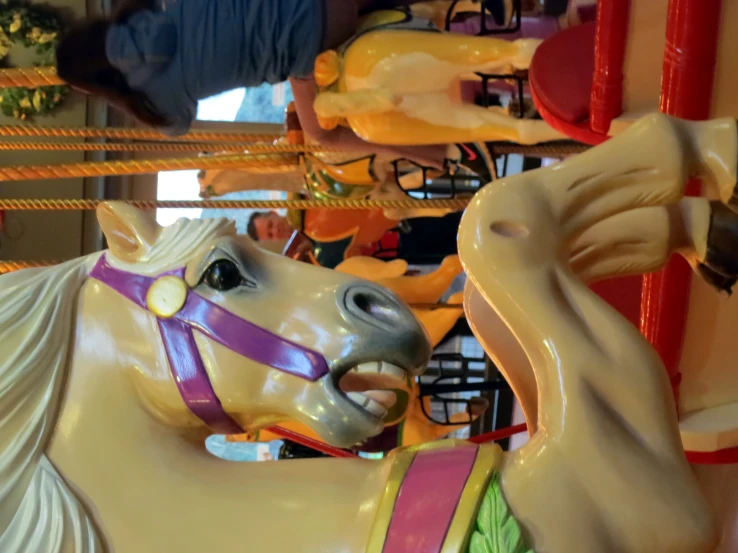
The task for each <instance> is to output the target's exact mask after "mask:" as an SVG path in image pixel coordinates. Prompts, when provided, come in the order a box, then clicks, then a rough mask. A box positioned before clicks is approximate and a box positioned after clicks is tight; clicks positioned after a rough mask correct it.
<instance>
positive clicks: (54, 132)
mask: <svg viewBox="0 0 738 553" xmlns="http://www.w3.org/2000/svg"><path fill="white" fill-rule="evenodd" d="M0 88H2V87H0ZM0 136H3V137H24V138H108V139H116V140H157V141H167V142H273V141H274V140H277V139H278V138H281V137H282V136H283V135H282V134H280V133H259V134H252V133H242V132H215V131H190V132H189V133H187V134H185V135H182V136H167V135H165V134H162V133H160V132H159V131H155V130H151V129H127V128H121V127H110V128H96V127H38V126H34V125H0Z"/></svg>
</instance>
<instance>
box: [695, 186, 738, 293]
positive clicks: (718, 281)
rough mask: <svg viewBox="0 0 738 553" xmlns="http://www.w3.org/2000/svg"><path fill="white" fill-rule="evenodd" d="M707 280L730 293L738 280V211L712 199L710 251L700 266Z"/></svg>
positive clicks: (708, 238)
mask: <svg viewBox="0 0 738 553" xmlns="http://www.w3.org/2000/svg"><path fill="white" fill-rule="evenodd" d="M698 270H699V273H700V275H701V276H702V278H704V279H705V281H706V282H707V283H708V284H710V285H712V286H714V287H715V288H717V289H718V290H720V291H723V292H728V293H730V291H731V289H732V288H733V286H734V285H735V283H736V280H738V214H737V213H736V212H734V211H733V209H731V208H729V207H726V206H725V205H723V204H722V203H720V202H717V201H713V202H710V230H709V231H708V233H707V254H706V255H705V259H704V260H703V262H702V263H701V264H700V266H699V267H698Z"/></svg>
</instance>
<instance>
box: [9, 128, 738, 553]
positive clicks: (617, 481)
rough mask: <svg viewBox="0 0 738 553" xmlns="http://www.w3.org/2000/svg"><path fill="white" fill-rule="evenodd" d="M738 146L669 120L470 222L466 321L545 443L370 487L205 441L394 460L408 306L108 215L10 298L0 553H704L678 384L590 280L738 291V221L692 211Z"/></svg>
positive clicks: (197, 229)
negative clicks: (280, 443)
mask: <svg viewBox="0 0 738 553" xmlns="http://www.w3.org/2000/svg"><path fill="white" fill-rule="evenodd" d="M737 135H738V132H737V130H736V123H735V121H733V120H730V121H714V122H709V123H693V122H686V121H676V120H673V119H669V118H667V117H665V116H651V117H648V118H647V119H645V120H644V121H642V122H641V123H640V124H637V125H636V126H634V127H632V128H631V129H629V130H628V131H627V132H626V133H623V134H622V135H621V136H619V137H617V138H615V139H613V140H611V141H609V142H607V143H605V144H603V145H601V146H599V147H597V148H594V149H593V150H591V151H588V152H587V153H585V154H582V155H581V156H578V157H575V158H570V159H568V160H567V161H565V162H564V163H563V164H561V165H559V166H557V167H547V168H544V169H540V170H538V171H533V172H526V173H523V174H521V175H516V176H514V177H510V178H509V179H506V180H505V181H503V182H500V183H499V184H498V185H497V186H493V187H486V188H484V189H483V190H482V191H481V192H480V193H479V194H478V195H477V197H476V198H475V200H474V201H473V202H472V204H471V205H470V206H469V208H468V211H467V213H466V215H465V217H464V220H463V223H462V226H461V229H460V237H459V240H460V249H461V258H462V262H463V264H464V267H465V269H466V271H467V273H468V276H469V285H468V286H469V288H468V294H467V296H468V299H469V304H468V305H467V309H468V313H469V315H470V316H471V317H472V318H473V319H474V320H475V331H476V332H477V334H478V335H479V337H480V338H481V339H482V342H483V344H484V345H485V347H488V348H490V347H492V348H501V351H504V350H505V348H507V349H509V350H510V349H511V345H510V344H509V343H506V342H503V340H506V336H505V335H504V334H495V333H492V334H491V335H490V334H487V333H486V331H487V330H488V329H489V327H486V326H485V324H487V323H489V325H490V327H495V325H496V323H495V322H494V321H498V323H499V324H497V326H502V327H505V328H508V336H512V337H514V338H512V341H513V342H515V343H517V344H519V349H520V350H521V351H522V352H523V354H524V355H523V357H524V358H526V359H528V360H529V362H530V369H531V370H530V372H532V376H531V375H529V371H527V369H526V367H525V366H520V367H518V366H517V365H515V364H505V363H502V364H501V368H503V369H504V370H505V371H506V372H507V374H508V376H509V377H510V379H511V381H513V382H516V384H517V386H518V388H519V389H524V388H525V383H527V381H528V378H529V377H530V378H532V379H533V382H534V383H535V384H536V386H537V388H538V395H537V397H535V398H533V401H534V403H535V409H533V408H532V407H531V406H530V405H528V406H527V411H526V412H527V413H531V412H535V413H536V414H537V418H536V419H535V420H534V421H533V424H532V428H531V430H532V432H533V436H532V438H531V440H530V442H529V443H528V444H526V445H525V446H524V447H522V448H521V449H519V450H517V451H514V452H510V453H506V454H503V452H502V450H501V449H500V448H499V447H498V446H495V445H490V444H485V445H475V444H472V443H469V442H464V441H454V440H449V441H438V442H435V443H433V444H423V445H421V446H413V447H409V448H400V449H398V450H396V451H394V452H393V453H392V454H390V455H389V456H387V457H386V458H384V459H382V460H377V461H369V460H363V459H335V460H331V459H316V460H310V461H302V462H297V461H295V462H291V463H255V464H241V463H229V462H226V461H222V460H220V459H217V458H215V457H213V456H209V455H208V454H207V453H206V452H205V450H204V448H203V444H202V437H203V436H204V435H205V434H206V433H209V432H219V433H226V434H228V433H236V432H242V431H243V430H244V429H252V430H256V429H258V428H263V427H267V426H270V425H272V424H274V423H275V422H279V421H280V420H285V419H286V418H289V417H292V418H294V419H297V420H300V421H302V422H305V423H306V424H308V425H309V426H310V427H311V428H312V429H313V430H314V431H316V432H318V434H319V435H321V437H322V438H323V439H325V440H326V441H327V442H329V443H332V444H335V445H338V446H344V447H345V446H350V445H352V444H354V443H357V442H360V441H362V440H364V439H367V438H369V437H371V436H373V435H376V434H378V433H379V432H381V430H382V428H383V422H382V416H383V415H384V413H385V408H384V407H383V403H385V402H388V400H389V397H388V396H390V395H391V393H389V392H387V391H386V390H385V388H387V380H389V379H388V377H389V376H391V375H388V374H384V375H382V374H381V373H379V372H377V373H375V374H372V373H369V372H367V373H365V374H363V375H362V373H359V372H357V371H353V370H352V369H353V368H354V367H359V366H361V365H364V364H369V363H371V364H373V366H378V365H379V363H377V361H382V362H383V363H382V364H384V363H388V364H389V365H391V366H392V367H393V370H392V371H389V372H392V373H394V372H395V369H397V370H402V371H405V373H404V374H407V375H408V376H412V375H417V374H418V373H419V372H420V371H421V370H422V367H423V366H424V364H425V363H426V362H427V359H428V357H429V354H430V350H429V346H428V343H427V340H426V337H425V333H424V331H423V329H422V327H421V326H420V325H419V324H418V323H417V322H416V321H415V319H414V317H413V316H412V314H411V313H410V311H409V309H408V308H407V307H405V306H404V305H403V303H402V302H401V301H400V300H399V299H397V298H396V296H395V295H394V294H392V293H391V292H389V291H386V290H384V289H382V288H381V287H379V286H378V285H376V284H372V283H369V282H365V281H362V280H360V279H356V278H354V277H350V276H348V275H345V274H341V273H338V272H336V271H333V272H330V271H328V270H326V269H322V268H318V267H313V266H310V265H308V264H306V263H297V262H295V261H293V260H290V259H287V258H284V257H280V256H276V255H271V254H268V253H265V252H262V251H260V250H259V249H258V248H256V247H254V245H253V244H252V243H251V242H250V241H249V240H248V239H247V238H243V237H237V236H236V235H235V233H234V227H233V225H232V224H229V223H228V222H225V221H223V220H207V221H186V220H181V221H180V222H178V223H177V224H176V225H174V226H172V227H169V228H166V229H161V228H160V227H158V226H157V225H156V223H154V222H153V220H152V219H151V218H146V217H145V216H144V214H143V213H141V212H138V211H136V210H135V209H133V208H130V207H128V206H121V205H116V204H103V205H102V206H101V207H100V208H99V211H98V213H99V218H100V221H101V226H102V228H103V231H104V232H105V235H106V237H107V241H108V244H109V245H110V250H109V251H107V252H103V253H98V254H94V255H92V256H89V257H85V258H81V259H78V260H75V261H71V262H68V263H65V264H62V265H58V266H56V267H51V268H42V269H32V270H26V271H20V272H17V273H11V274H9V275H4V276H3V277H0V288H1V290H0V294H1V295H2V301H1V302H0V333H2V340H1V341H0V347H1V348H2V350H1V351H2V357H1V359H2V361H1V362H0V410H2V412H3V413H4V416H3V418H2V419H0V443H2V445H3V447H2V448H0V551H2V552H3V553H37V552H40V551H43V552H44V553H69V552H75V553H78V552H85V553H95V552H99V551H111V550H114V551H120V552H136V553H160V552H162V551H176V552H177V553H196V552H197V553H199V552H202V551H219V552H220V551H223V552H235V551H242V550H243V548H244V543H246V542H244V540H248V547H249V548H250V549H254V550H256V551H259V553H272V552H273V553H277V552H279V553H283V552H284V551H304V552H316V553H317V552H322V551H343V552H346V553H378V552H381V553H392V552H400V551H402V552H410V553H420V552H423V553H426V552H444V553H445V552H449V553H465V552H467V551H472V552H480V551H506V552H511V551H512V552H516V553H517V552H521V551H525V552H528V551H535V552H536V553H571V552H573V551H608V552H618V553H646V552H648V553H710V552H711V551H713V549H714V547H715V546H716V544H717V542H718V540H719V532H718V531H717V530H718V528H717V523H716V520H715V518H714V515H715V514H719V513H713V512H711V511H710V509H709V506H708V504H707V503H706V501H705V499H704V498H703V496H702V494H701V492H700V490H699V488H698V486H697V482H696V479H695V476H694V474H693V473H692V472H691V471H690V467H689V465H688V464H687V462H686V459H685V456H684V452H683V450H682V446H681V443H680V440H679V433H678V428H677V421H676V416H675V406H674V401H673V396H672V393H671V389H670V385H669V382H668V379H667V377H666V374H665V371H664V369H663V365H662V364H661V362H660V360H659V358H658V356H657V355H656V353H655V351H654V350H653V349H652V348H651V346H650V345H649V344H648V342H647V341H646V340H645V339H644V338H643V337H642V336H641V335H640V334H639V333H638V332H637V330H636V329H635V328H634V327H632V326H631V325H630V324H629V323H628V322H627V321H626V320H625V319H623V318H622V317H621V316H620V315H619V314H618V313H617V312H616V311H615V310H614V309H612V308H611V307H610V306H609V305H607V304H606V303H605V302H604V301H603V300H601V299H600V298H599V297H598V296H596V294H594V293H593V292H591V291H590V290H589V289H588V288H587V286H586V285H585V284H584V282H583V280H581V279H584V280H592V279H596V278H604V277H607V276H611V275H616V274H621V273H627V272H637V271H643V270H655V269H658V268H659V267H660V266H661V265H663V263H665V261H666V259H667V258H668V257H669V255H670V254H672V253H681V254H682V255H684V256H685V257H686V258H687V259H689V260H690V261H691V262H692V263H693V264H695V265H696V266H697V267H698V268H699V274H700V275H702V276H704V277H706V278H708V280H710V282H712V283H713V284H716V285H718V287H720V288H724V287H726V286H729V283H730V282H731V281H732V282H733V283H734V282H735V275H736V274H737V273H738V268H737V267H736V265H737V264H738V263H736V257H737V256H736V253H735V251H736V249H735V248H732V249H731V248H727V249H726V247H725V244H724V243H723V242H722V241H723V240H727V238H729V237H730V236H728V235H726V234H724V233H723V231H724V230H725V228H726V227H727V228H732V229H733V230H735V227H736V225H737V222H738V215H735V214H732V213H731V212H729V211H727V210H724V209H722V207H721V205H720V204H719V203H710V202H708V201H707V200H706V199H702V198H690V199H682V196H683V193H684V184H685V181H686V178H687V177H688V176H690V175H692V176H700V177H702V178H703V179H704V180H705V182H706V183H708V184H710V185H713V187H714V188H717V189H718V190H719V191H720V198H721V200H722V201H723V202H726V203H729V202H730V200H731V196H732V194H733V192H734V188H735V186H736V166H737V165H738V159H737V158H738V147H737V146H738V136H737ZM644 145H645V146H647V147H644ZM711 220H712V221H720V223H721V224H720V225H719V227H720V228H719V229H718V230H719V232H718V233H717V235H715V233H714V232H713V231H714V230H715V229H714V228H712V227H711ZM633 225H636V226H637V227H639V228H640V229H641V232H638V233H637V234H636V233H634V231H633ZM643 231H646V232H643ZM735 234H736V233H735V232H734V233H733V236H734V235H735ZM734 241H735V240H733V242H734ZM727 243H728V244H729V243H730V240H727ZM718 275H723V276H724V277H725V278H723V280H720V279H719V278H718ZM503 321H504V322H503ZM489 353H493V352H492V351H489ZM517 370H520V371H521V374H520V375H515V374H514V373H515V372H516V371H517ZM349 373H354V374H353V375H352V381H353V382H352V386H354V387H355V388H354V391H352V392H348V393H346V392H343V391H342V390H341V384H342V380H343V378H345V376H346V375H348V374H349ZM380 380H381V381H383V382H380ZM359 381H361V382H363V385H362V386H361V388H363V391H358V390H356V387H358V382H359ZM531 385H532V384H531ZM523 400H524V401H526V402H527V401H529V400H530V398H523ZM531 409H533V411H531ZM730 491H731V490H724V492H725V493H730ZM733 491H734V490H733ZM279 528H283V529H285V530H286V531H277V530H278V529H279ZM265 529H274V531H271V532H265V531H264V530H265Z"/></svg>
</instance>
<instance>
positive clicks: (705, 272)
mask: <svg viewBox="0 0 738 553" xmlns="http://www.w3.org/2000/svg"><path fill="white" fill-rule="evenodd" d="M697 272H698V273H699V274H700V276H701V277H702V279H703V280H704V281H705V282H706V283H707V284H709V285H710V286H712V287H713V288H715V289H716V290H717V291H718V292H722V293H724V294H727V295H729V296H730V295H731V294H732V293H733V286H735V283H736V281H738V278H736V277H728V276H725V275H721V274H720V273H718V272H716V271H713V270H712V269H710V267H708V266H707V265H705V264H703V263H700V264H699V265H698V266H697Z"/></svg>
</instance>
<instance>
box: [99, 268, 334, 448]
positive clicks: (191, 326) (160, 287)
mask: <svg viewBox="0 0 738 553" xmlns="http://www.w3.org/2000/svg"><path fill="white" fill-rule="evenodd" d="M184 274H185V269H184V268H181V269H177V270H175V271H171V272H168V273H164V274H162V275H160V276H158V277H155V278H152V277H147V276H142V275H137V274H134V273H128V272H125V271H121V270H119V269H116V268H115V267H112V266H111V265H110V264H109V263H108V261H107V258H106V255H105V254H103V255H102V256H101V257H100V259H99V260H98V261H97V263H96V264H95V267H94V268H93V269H92V271H91V272H90V277H91V278H93V279H95V280H98V281H99V282H101V283H103V284H105V285H106V286H109V287H110V288H112V289H113V290H115V291H116V292H118V293H119V294H121V295H122V296H124V297H125V298H127V299H129V300H130V301H132V302H133V303H135V304H136V305H137V306H139V307H142V308H144V309H146V310H147V311H149V312H151V313H152V314H154V315H155V316H156V317H157V323H158V325H159V332H160V334H161V338H162V341H163V342H164V349H165V351H166V354H167V359H168V360H169V368H170V371H171V373H172V377H173V378H174V381H175V383H176V384H177V388H178V389H179V393H180V395H181V396H182V400H183V401H184V402H185V404H186V405H187V407H188V409H189V410H190V411H192V413H194V414H195V415H196V416H197V417H198V418H199V419H200V420H201V421H202V422H204V423H205V424H206V425H207V426H208V427H210V428H211V429H212V430H214V431H215V432H218V433H220V434H242V433H244V429H243V428H241V426H240V425H239V424H238V423H237V422H236V421H234V420H233V419H232V418H231V417H230V416H229V415H228V413H226V412H225V410H224V409H223V405H222V404H221V402H220V400H219V399H218V396H217V395H216V393H215V390H214V389H213V386H212V384H211V382H210V378H209V376H208V374H207V371H206V370H205V364H204V363H203V360H202V357H201V355H200V351H199V350H198V348H197V344H196V343H195V336H194V331H195V330H197V331H198V332H200V333H201V334H203V335H204V336H206V337H207V338H209V339H211V340H213V341H215V342H217V343H219V344H221V345H222V346H225V347H226V348H228V349H229V350H231V351H233V352H235V353H238V354H239V355H242V356H243V357H246V358H247V359H250V360H252V361H255V362H256V363H259V364H262V365H267V366H269V367H272V368H273V369H276V370H279V371H282V372H285V373H288V374H291V375H294V376H297V377H299V378H303V379H305V380H309V381H311V382H315V381H316V380H318V379H320V378H321V377H323V376H325V375H326V374H328V372H329V370H328V362H327V361H326V359H325V357H323V356H322V355H321V354H319V353H317V352H315V351H312V350H310V349H307V348H305V347H303V346H301V345H299V344H296V343H294V342H290V341H289V340H285V339H284V338H282V337H280V336H277V335H276V334H273V333H272V332H269V331H268V330H266V329H264V328H261V327H259V326H257V325H255V324H253V323H251V322H249V321H247V320H245V319H243V318H241V317H239V316H238V315H235V314H233V313H231V312H230V311H227V310H226V309H224V308H223V307H221V306H219V305H217V304H215V303H213V302H211V301H209V300H207V299H205V298H203V297H202V296H200V295H199V294H197V293H195V292H194V290H192V289H191V288H190V287H189V286H188V285H187V283H186V282H185V280H184Z"/></svg>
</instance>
